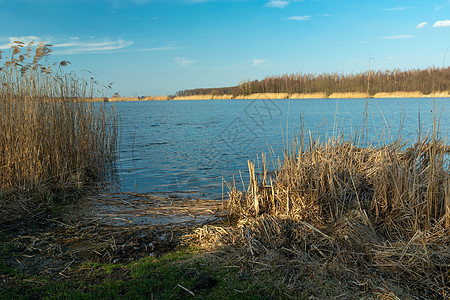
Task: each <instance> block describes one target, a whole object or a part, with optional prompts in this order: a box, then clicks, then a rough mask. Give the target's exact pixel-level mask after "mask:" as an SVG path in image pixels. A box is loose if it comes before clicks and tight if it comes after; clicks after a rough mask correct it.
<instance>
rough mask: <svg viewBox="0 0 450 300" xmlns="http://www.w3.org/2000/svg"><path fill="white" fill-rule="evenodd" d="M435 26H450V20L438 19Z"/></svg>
mask: <svg viewBox="0 0 450 300" xmlns="http://www.w3.org/2000/svg"><path fill="white" fill-rule="evenodd" d="M433 27H450V20H442V21H437V22H436V23H434V24H433Z"/></svg>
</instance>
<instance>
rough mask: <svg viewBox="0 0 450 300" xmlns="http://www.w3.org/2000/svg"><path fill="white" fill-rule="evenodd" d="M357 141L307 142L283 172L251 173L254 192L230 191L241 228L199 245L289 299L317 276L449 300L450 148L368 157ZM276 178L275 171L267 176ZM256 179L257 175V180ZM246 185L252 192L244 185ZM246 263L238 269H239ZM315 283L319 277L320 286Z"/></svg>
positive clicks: (431, 141)
mask: <svg viewBox="0 0 450 300" xmlns="http://www.w3.org/2000/svg"><path fill="white" fill-rule="evenodd" d="M357 140H358V138H357V137H356V136H354V137H353V138H350V139H348V140H344V139H343V138H342V136H341V137H338V138H334V139H331V140H329V141H328V142H325V143H324V142H319V140H316V141H314V139H313V138H311V137H308V139H306V138H303V135H302V138H300V141H299V142H298V143H297V146H296V147H294V149H291V150H290V151H288V152H286V156H285V157H284V160H283V162H282V163H280V164H278V163H277V162H273V161H272V162H271V163H270V162H269V161H267V159H266V158H265V156H262V159H261V164H260V166H259V168H255V165H254V164H253V163H252V162H249V163H248V166H249V174H250V184H249V185H248V188H246V189H244V190H240V189H238V188H237V187H236V186H237V185H239V186H241V183H234V184H232V185H230V189H229V197H230V201H229V211H230V219H237V224H236V225H235V226H231V227H227V226H225V227H224V226H211V225H209V226H204V227H202V228H200V229H198V230H197V231H196V233H195V234H193V235H192V236H191V238H192V239H193V240H195V241H196V242H197V243H199V245H201V246H202V247H204V248H205V249H208V250H213V251H218V252H219V253H220V255H227V257H228V258H227V259H229V260H231V261H234V262H235V263H237V264H239V265H243V262H248V261H250V262H252V263H250V264H247V265H246V267H248V268H252V269H253V270H254V272H255V273H258V274H267V276H270V275H269V274H275V273H276V274H277V276H276V277H274V276H270V280H276V281H277V282H278V283H279V284H280V285H281V286H284V287H285V288H286V289H287V290H292V291H299V290H302V289H303V288H304V286H303V283H304V282H306V281H307V280H306V279H305V278H310V277H311V276H313V275H312V274H315V275H317V274H318V273H320V274H322V275H321V276H325V277H327V278H334V279H335V280H339V282H341V287H342V290H341V291H335V292H336V293H337V294H336V293H334V294H333V296H337V295H339V293H340V292H342V291H343V290H345V292H344V295H346V296H345V297H344V298H347V297H348V298H349V299H350V298H352V296H351V293H350V294H348V287H352V288H351V289H350V290H352V289H356V290H358V291H359V292H361V289H363V292H364V291H366V292H367V291H370V292H371V293H374V294H378V295H386V294H387V293H388V292H389V293H391V292H393V291H394V294H398V295H400V297H401V298H403V297H406V298H410V297H416V296H418V297H426V298H429V297H431V298H445V295H448V294H449V293H450V285H449V282H450V277H449V276H450V175H449V174H450V168H449V164H448V159H447V153H448V152H449V148H448V147H447V146H446V145H445V140H443V139H441V138H439V137H438V134H437V133H436V132H435V131H433V133H432V134H430V136H428V137H425V138H423V137H422V138H418V139H417V141H415V143H413V144H412V145H409V146H408V145H407V144H406V143H403V142H401V141H397V142H393V143H390V144H387V145H384V146H380V147H374V146H370V145H369V146H367V147H360V146H358V144H357V143H356V142H355V141H357ZM269 169H274V171H272V172H269ZM256 174H259V176H257V175H256ZM242 184H244V183H242ZM239 262H240V263H239ZM315 275H314V276H315Z"/></svg>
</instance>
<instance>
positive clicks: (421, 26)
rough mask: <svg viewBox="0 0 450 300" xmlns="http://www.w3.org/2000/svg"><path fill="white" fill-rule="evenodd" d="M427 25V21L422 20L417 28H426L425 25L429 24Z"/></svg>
mask: <svg viewBox="0 0 450 300" xmlns="http://www.w3.org/2000/svg"><path fill="white" fill-rule="evenodd" d="M427 25H428V23H427V22H422V23H420V24H418V25H417V26H416V28H417V29H420V28H424V27H425V26H427Z"/></svg>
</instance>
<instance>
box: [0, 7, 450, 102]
mask: <svg viewBox="0 0 450 300" xmlns="http://www.w3.org/2000/svg"><path fill="white" fill-rule="evenodd" d="M0 28H1V29H0V50H3V51H6V52H8V50H7V49H8V48H9V47H10V43H11V42H12V41H13V40H22V41H24V42H28V41H31V40H34V41H37V42H39V41H45V42H47V43H50V44H53V45H54V47H53V50H54V53H53V59H54V60H68V61H70V62H71V66H70V68H71V70H74V71H77V72H79V71H81V70H84V69H87V70H89V71H91V72H92V73H94V74H95V75H96V77H97V79H98V80H99V81H101V82H103V83H105V84H106V83H109V82H113V83H114V84H113V89H112V91H110V92H109V96H110V95H112V93H114V92H118V93H119V94H120V95H123V96H137V95H150V94H152V95H158V94H172V93H175V92H176V91H178V90H181V89H190V88H198V87H220V86H231V85H236V84H238V83H239V82H240V81H242V80H244V79H262V78H264V77H265V76H268V75H278V74H284V73H297V72H302V73H322V72H338V73H341V72H344V73H350V72H361V71H366V70H367V69H368V65H369V57H371V58H372V59H371V68H372V69H382V70H383V69H392V68H399V69H411V68H426V67H430V66H436V67H442V66H443V65H445V66H448V65H449V62H450V53H448V55H447V57H446V52H447V51H449V52H450V50H449V48H450V0H420V1H419V0H408V1H406V0H401V1H400V0H369V1H361V0H350V1H341V0H303V1H301V0H290V1H289V0H272V1H269V0H262V1H256V0H228V1H227V0H0ZM444 60H445V61H444Z"/></svg>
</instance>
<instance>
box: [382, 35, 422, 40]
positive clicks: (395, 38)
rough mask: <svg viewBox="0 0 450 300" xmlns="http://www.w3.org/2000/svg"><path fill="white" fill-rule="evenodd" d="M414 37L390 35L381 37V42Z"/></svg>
mask: <svg viewBox="0 0 450 300" xmlns="http://www.w3.org/2000/svg"><path fill="white" fill-rule="evenodd" d="M413 37H414V36H413V35H411V34H399V35H391V36H385V37H382V38H381V39H382V40H399V39H411V38H413Z"/></svg>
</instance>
